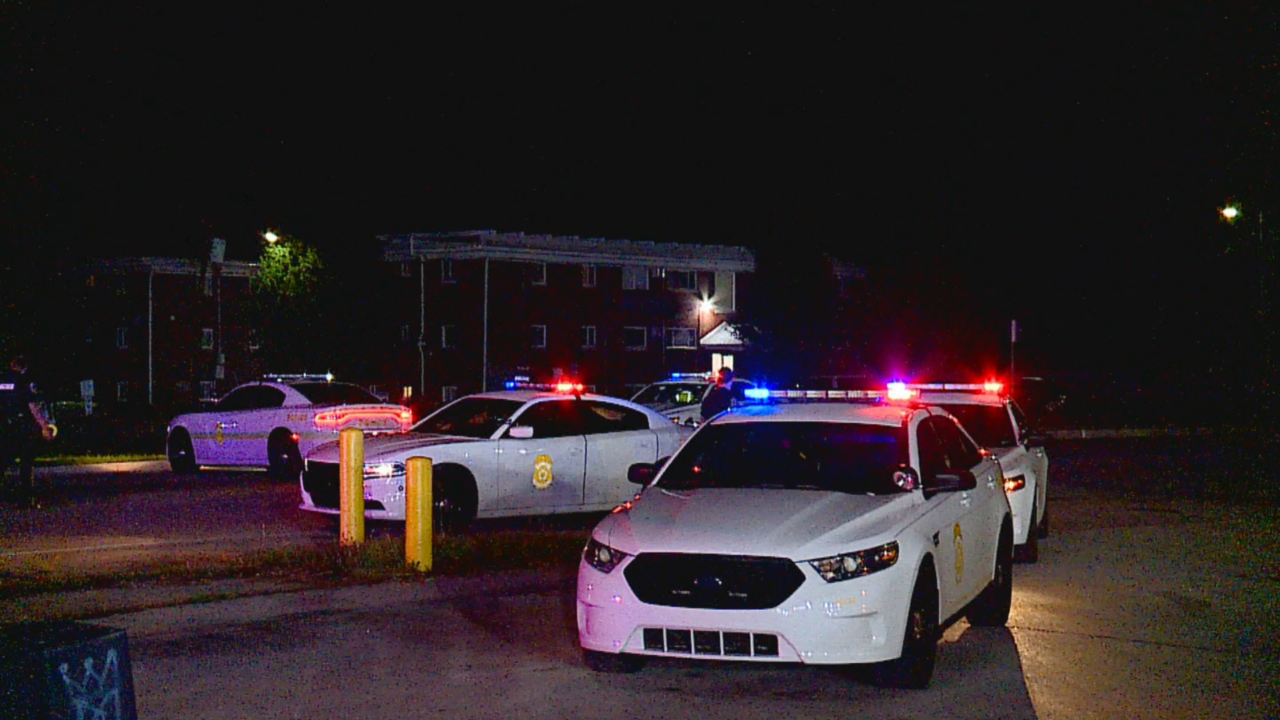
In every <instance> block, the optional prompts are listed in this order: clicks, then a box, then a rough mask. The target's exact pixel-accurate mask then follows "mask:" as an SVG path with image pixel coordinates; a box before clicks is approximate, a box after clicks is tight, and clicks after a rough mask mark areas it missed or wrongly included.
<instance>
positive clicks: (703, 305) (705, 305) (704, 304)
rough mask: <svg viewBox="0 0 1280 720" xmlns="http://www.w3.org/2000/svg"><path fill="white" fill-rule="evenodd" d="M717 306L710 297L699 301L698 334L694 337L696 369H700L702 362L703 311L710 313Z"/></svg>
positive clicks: (694, 366)
mask: <svg viewBox="0 0 1280 720" xmlns="http://www.w3.org/2000/svg"><path fill="white" fill-rule="evenodd" d="M715 307H716V306H715V304H714V303H712V302H711V300H710V299H708V298H702V299H701V300H699V301H698V305H697V312H698V334H697V336H696V337H694V339H693V368H694V370H697V369H698V366H699V365H701V364H702V315H703V313H709V312H711V311H713V310H715Z"/></svg>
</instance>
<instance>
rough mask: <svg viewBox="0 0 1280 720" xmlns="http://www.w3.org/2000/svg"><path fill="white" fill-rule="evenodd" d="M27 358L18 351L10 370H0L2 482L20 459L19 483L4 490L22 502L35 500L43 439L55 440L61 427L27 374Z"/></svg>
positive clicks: (31, 503) (0, 460)
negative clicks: (38, 454) (36, 466)
mask: <svg viewBox="0 0 1280 720" xmlns="http://www.w3.org/2000/svg"><path fill="white" fill-rule="evenodd" d="M27 369H28V367H27V360H26V358H25V357H23V356H22V355H15V356H14V358H13V360H12V361H11V362H10V363H9V369H8V371H6V372H4V373H0V483H5V479H4V476H5V473H6V471H7V470H8V468H9V463H11V462H13V460H14V459H15V458H16V459H17V461H18V483H17V484H16V485H14V486H11V487H10V486H6V487H5V488H4V490H5V491H6V492H5V494H6V495H8V496H10V497H12V499H14V500H15V501H17V502H19V503H23V504H30V505H34V504H35V481H34V469H33V467H32V466H33V464H34V462H35V455H36V448H37V447H38V446H39V443H40V439H41V438H44V439H45V440H52V439H53V437H54V435H56V434H57V432H58V430H57V428H56V427H55V426H54V424H53V422H52V421H51V420H50V419H49V416H48V414H46V413H45V410H44V405H43V404H42V403H41V401H40V391H39V389H38V388H37V387H36V384H35V382H33V381H32V379H31V378H30V377H28V375H27Z"/></svg>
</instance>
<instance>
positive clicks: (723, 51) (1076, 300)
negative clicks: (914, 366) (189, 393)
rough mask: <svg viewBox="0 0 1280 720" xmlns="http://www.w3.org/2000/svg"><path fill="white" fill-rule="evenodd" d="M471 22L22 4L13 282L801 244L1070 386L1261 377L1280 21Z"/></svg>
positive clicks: (636, 11) (1236, 8) (562, 18)
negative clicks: (157, 262)
mask: <svg viewBox="0 0 1280 720" xmlns="http://www.w3.org/2000/svg"><path fill="white" fill-rule="evenodd" d="M465 5H466V9H462V8H461V4H460V6H459V7H458V8H452V9H444V5H443V4H440V3H429V4H422V5H420V7H421V8H423V9H421V10H412V11H402V10H396V11H389V10H385V9H373V8H372V6H366V5H339V6H333V5H324V6H323V7H314V8H313V7H307V6H305V5H303V6H299V5H297V4H296V3H289V4H282V5H279V6H276V5H275V4H271V3H262V4H260V6H255V7H254V9H252V10H242V9H239V8H240V7H241V6H240V5H238V4H235V3H232V4H227V3H217V4H213V3H208V4H205V3H157V4H150V3H123V4H122V3H105V4H97V3H93V4H79V3H52V4H51V3H21V2H18V3H5V4H4V5H3V8H2V9H0V17H2V18H3V22H2V28H3V33H4V35H3V37H2V38H0V40H2V41H3V43H2V45H0V46H2V47H3V48H4V50H3V72H4V75H3V82H2V83H0V93H3V94H2V95H0V108H3V112H2V113H0V115H2V116H3V120H2V122H3V123H4V131H3V136H2V137H0V160H2V161H3V167H2V168H0V182H2V183H3V185H2V186H0V191H2V194H0V203H2V205H0V211H2V214H0V232H2V233H3V236H4V245H5V248H6V251H7V250H8V249H12V248H16V247H19V245H20V244H21V243H27V244H31V245H34V246H37V247H42V248H45V249H47V250H48V251H50V252H53V253H56V254H60V255H65V256H67V257H73V256H77V255H81V254H86V253H88V254H93V255H137V254H162V255H172V256H188V257H199V256H203V255H205V254H206V253H207V247H208V240H209V238H210V237H213V236H219V237H223V238H226V239H227V240H228V243H229V244H228V255H229V256H230V257H232V258H239V259H254V258H256V256H257V253H258V249H259V243H260V239H259V237H258V233H259V232H260V231H261V230H262V229H264V228H266V227H269V226H270V227H275V228H280V229H282V230H284V231H286V232H289V233H291V234H294V235H296V236H298V237H299V238H301V239H303V240H304V241H307V242H310V243H313V244H315V245H316V246H317V247H318V248H319V249H320V250H321V251H322V252H323V253H325V254H327V255H328V257H330V258H331V259H332V260H333V261H334V262H332V263H331V264H340V263H341V260H342V259H343V258H367V257H372V256H373V254H374V253H375V252H376V240H375V236H376V235H378V234H385V233H395V232H429V231H440V230H459V229H480V228H485V229H495V230H499V231H523V232H527V233H553V234H565V235H579V236H584V237H587V236H599V237H608V238H627V239H632V240H653V241H674V242H701V243H711V244H735V245H746V246H750V247H761V246H767V245H769V244H777V243H782V242H785V243H789V244H803V245H806V246H808V247H818V248H824V249H827V250H828V251H830V252H831V253H833V254H835V255H837V256H838V257H840V258H842V259H845V260H848V261H850V262H853V263H856V264H859V265H862V266H864V267H866V268H867V269H868V270H869V271H870V272H872V273H876V274H878V276H879V277H880V278H892V279H893V280H894V281H895V282H899V283H902V284H904V285H910V284H915V285H918V286H919V287H920V295H921V296H922V297H924V296H932V297H933V298H934V299H932V300H929V301H926V302H922V303H921V307H925V308H935V309H938V310H937V311H936V312H933V313H932V314H930V313H924V314H922V315H920V316H918V317H917V319H916V321H917V322H920V323H930V322H948V323H950V322H964V323H969V324H973V325H975V326H981V327H984V328H987V329H990V328H996V327H999V328H1002V329H1003V330H1002V331H1001V332H999V333H995V334H994V335H993V337H995V338H997V341H999V340H1000V339H1003V340H1004V341H1006V342H1007V327H1008V323H1009V320H1010V319H1013V318H1017V319H1019V322H1020V324H1021V325H1022V334H1021V336H1020V338H1019V339H1020V341H1022V342H1023V343H1025V350H1026V352H1027V353H1028V358H1035V361H1034V362H1038V363H1039V364H1040V365H1043V366H1044V367H1045V368H1051V369H1053V370H1055V371H1057V372H1067V371H1070V370H1073V369H1080V368H1089V369H1092V370H1104V369H1106V370H1114V371H1117V372H1119V371H1124V372H1131V373H1133V374H1137V375H1142V376H1144V377H1146V378H1147V379H1148V381H1155V382H1158V381H1160V380H1159V378H1160V374H1161V373H1163V372H1166V370H1167V369H1168V368H1170V367H1172V368H1175V369H1176V370H1177V371H1178V373H1179V375H1178V378H1179V379H1178V381H1179V382H1181V381H1183V380H1185V378H1187V377H1195V376H1200V375H1212V376H1214V377H1218V378H1221V377H1223V376H1226V375H1230V374H1231V373H1232V372H1236V371H1238V369H1239V368H1240V367H1248V368H1250V370H1249V372H1257V369H1258V368H1259V367H1261V366H1260V365H1258V364H1257V362H1256V358H1257V356H1258V355H1259V353H1260V350H1261V348H1262V347H1263V343H1264V341H1263V340H1260V339H1259V338H1260V335H1259V330H1258V316H1257V310H1258V307H1259V306H1258V302H1259V294H1258V292H1259V290H1260V289H1263V288H1265V287H1266V285H1267V282H1268V278H1267V277H1266V276H1259V274H1258V272H1259V271H1258V268H1259V267H1260V266H1264V265H1266V264H1267V263H1268V262H1269V263H1270V265H1269V266H1270V267H1272V268H1273V270H1272V272H1271V275H1270V282H1274V278H1275V272H1274V266H1275V257H1276V254H1275V251H1274V249H1272V250H1271V251H1270V253H1271V254H1270V259H1269V260H1265V255H1264V253H1263V252H1260V250H1261V249H1260V247H1259V244H1258V243H1257V242H1256V238H1257V237H1258V235H1257V232H1258V228H1257V225H1256V222H1257V212H1258V211H1262V212H1263V213H1264V217H1275V218H1276V220H1275V222H1276V223H1277V227H1280V202H1276V201H1277V199H1278V198H1277V196H1276V186H1275V184H1274V183H1273V181H1272V178H1273V177H1274V172H1275V168H1276V167H1277V162H1276V161H1277V159H1278V158H1277V152H1276V150H1277V145H1276V141H1275V127H1274V123H1275V121H1276V116H1275V114H1274V112H1273V110H1274V108H1275V105H1276V101H1277V90H1280V66H1278V65H1277V58H1278V56H1280V53H1278V52H1277V49H1278V48H1280V6H1277V5H1274V4H1271V3H1218V2H1213V3H1210V2H1179V3H1156V2H1122V3H1104V4H1099V5H1098V6H1097V7H1092V8H1091V7H1088V4H1086V6H1084V7H1081V6H1078V5H1070V6H1063V5H1058V4H1052V3H1047V4H1046V3H1031V4H1028V3H1019V4H1010V5H1007V6H1002V7H999V8H975V7H972V6H970V5H967V4H962V5H957V6H954V7H949V8H939V7H936V6H934V5H933V4H915V5H904V4H902V3H878V4H872V3H865V2H850V3H840V4H806V5H803V6H800V5H797V6H796V7H794V8H793V7H787V6H785V5H782V4H765V3H736V4H733V5H732V6H725V7H726V8H729V7H731V9H720V10H710V9H699V8H694V9H690V8H688V7H679V5H666V4H658V5H652V4H646V5H643V6H634V7H632V8H630V9H622V8H620V7H619V6H616V5H613V4H600V3H581V4H552V5H551V6H549V7H532V8H531V7H521V6H514V7H513V6H510V4H501V5H493V6H486V7H480V6H477V5H475V4H465ZM690 5H692V4H690ZM245 7H247V6H245ZM674 8H679V9H674ZM1231 199H1233V200H1237V201H1239V202H1241V203H1243V208H1244V209H1245V211H1246V213H1245V215H1244V216H1243V217H1242V218H1241V220H1240V221H1238V222H1237V223H1236V224H1235V225H1234V226H1228V225H1226V224H1225V223H1222V222H1220V221H1219V220H1218V219H1217V215H1216V209H1217V208H1218V207H1221V206H1222V205H1223V204H1224V203H1225V202H1226V201H1228V200H1231ZM1270 237H1271V239H1270V240H1268V242H1269V243H1274V236H1270ZM936 287H945V288H946V291H945V292H946V295H945V296H942V297H943V298H944V299H942V300H939V299H937V298H938V295H937V294H936V293H932V289H933V288H936ZM1276 292H1280V291H1273V292H1272V297H1274V295H1275V294H1276ZM939 308H940V309H939ZM1272 317H1274V313H1273V314H1272ZM1271 337H1274V336H1271ZM1006 351H1007V348H1006ZM1242 358H1243V359H1242ZM1249 358H1253V360H1250V359H1249ZM1029 362H1033V361H1032V360H1029ZM1250 363H1253V364H1252V365H1251V364H1250Z"/></svg>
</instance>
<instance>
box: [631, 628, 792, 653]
mask: <svg viewBox="0 0 1280 720" xmlns="http://www.w3.org/2000/svg"><path fill="white" fill-rule="evenodd" d="M644 649H645V650H647V651H649V652H661V653H671V654H673V655H714V656H720V657H769V658H776V657H778V636H777V635H773V634H771V633H749V632H720V631H718V630H688V629H684V628H645V629H644Z"/></svg>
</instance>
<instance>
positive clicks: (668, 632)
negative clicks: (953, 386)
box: [577, 390, 1013, 687]
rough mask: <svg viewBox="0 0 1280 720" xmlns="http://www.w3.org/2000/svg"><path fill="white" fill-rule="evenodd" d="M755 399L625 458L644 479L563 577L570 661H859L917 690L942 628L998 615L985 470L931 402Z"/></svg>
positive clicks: (993, 510)
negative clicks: (683, 438)
mask: <svg viewBox="0 0 1280 720" xmlns="http://www.w3.org/2000/svg"><path fill="white" fill-rule="evenodd" d="M757 393H759V391H757ZM769 394H770V395H772V396H774V398H773V399H772V400H771V401H770V402H769V403H768V404H757V405H748V406H744V407H740V408H737V409H734V410H732V411H730V412H728V413H725V414H723V415H721V416H719V417H717V418H715V419H713V420H711V421H709V422H708V423H706V424H704V425H703V426H702V427H700V428H699V429H698V430H697V432H696V433H695V434H694V435H693V437H691V438H690V439H689V440H688V442H686V443H685V445H684V447H682V448H681V449H680V451H679V452H678V453H677V454H676V455H675V456H674V457H672V458H671V459H670V461H668V462H667V463H666V464H665V465H663V466H661V467H654V466H649V467H645V466H637V467H635V468H633V469H632V472H631V476H632V479H633V481H636V482H645V481H646V480H647V479H649V478H653V479H652V480H651V481H650V482H648V484H647V485H646V487H645V488H644V490H643V491H642V492H641V494H640V495H639V496H638V497H637V498H636V499H635V500H634V501H632V502H629V503H627V504H625V505H623V506H622V507H620V508H619V509H618V511H616V512H615V513H613V514H611V515H609V516H608V517H607V518H605V519H604V520H603V521H601V522H600V523H599V525H597V526H596V527H595V529H594V530H593V531H592V534H591V539H590V540H589V541H588V543H587V546H586V548H585V550H584V552H583V557H582V561H581V564H580V566H579V570H578V589H577V623H578V636H579V642H580V644H581V646H582V648H583V651H584V657H585V661H586V663H587V665H588V666H589V667H591V668H592V669H595V670H598V671H623V672H625V671H633V670H636V669H638V668H639V667H640V665H641V664H642V660H643V658H644V657H645V656H665V657H685V658H695V659H712V660H733V661H748V662H749V661H769V662H795V663H812V664H869V665H870V666H871V667H872V668H873V671H874V676H875V678H876V680H877V682H879V683H881V684H884V685H889V686H902V687H924V686H925V685H927V684H928V682H929V680H930V677H931V676H932V672H933V666H934V660H935V655H936V651H937V645H936V644H937V641H938V638H939V630H940V628H941V627H942V626H943V625H945V624H946V623H947V622H948V621H950V620H952V619H955V618H958V617H960V616H961V615H966V616H967V617H968V619H969V622H970V623H971V624H974V625H1003V624H1004V623H1005V622H1006V620H1007V619H1008V615H1009V608H1010V602H1011V593H1012V553H1013V550H1012V548H1013V528H1012V520H1011V517H1010V513H1009V504H1008V501H1007V500H1006V498H1005V494H1004V492H1003V489H1002V480H1003V479H1002V476H1001V471H1000V466H999V463H998V462H997V461H996V459H995V458H994V457H993V456H992V455H990V454H989V453H985V452H983V451H982V450H981V449H980V448H979V447H978V445H977V444H976V443H975V442H974V441H973V440H972V439H971V438H970V437H969V436H968V435H967V434H966V433H965V432H964V430H963V429H962V428H961V427H960V425H959V424H958V423H957V422H956V421H955V420H954V418H952V417H951V416H950V415H948V414H946V413H945V412H944V411H942V410H940V409H938V408H930V407H923V406H895V405H890V404H865V403H863V404H858V403H851V402H848V401H847V398H849V397H851V396H857V395H858V394H857V393H854V392H853V391H842V390H832V391H803V390H793V391H771V392H769ZM778 396H789V397H788V399H790V400H802V401H803V402H787V403H781V404H777V403H776V401H777V400H778V399H779V397H778ZM833 400H834V401H835V402H833ZM840 400H845V401H843V402H840ZM655 473H656V477H653V476H654V474H655Z"/></svg>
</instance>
